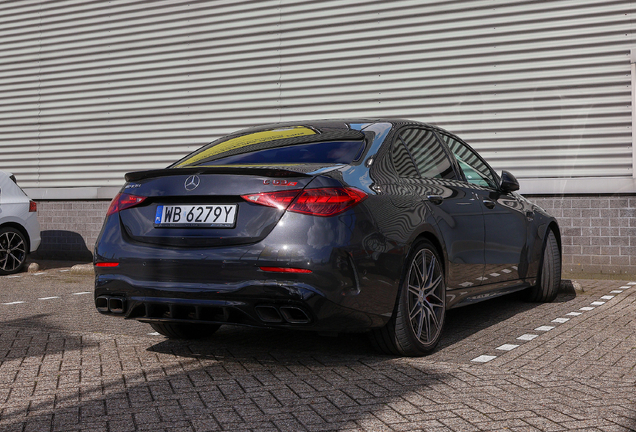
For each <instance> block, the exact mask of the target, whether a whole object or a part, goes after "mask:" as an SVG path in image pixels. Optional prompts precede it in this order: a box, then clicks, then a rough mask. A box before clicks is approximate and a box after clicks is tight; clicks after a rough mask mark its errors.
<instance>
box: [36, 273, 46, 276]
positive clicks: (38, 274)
mask: <svg viewBox="0 0 636 432" xmlns="http://www.w3.org/2000/svg"><path fill="white" fill-rule="evenodd" d="M43 274H46V272H38V273H33V276H40V275H43Z"/></svg>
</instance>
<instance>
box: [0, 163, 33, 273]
mask: <svg viewBox="0 0 636 432" xmlns="http://www.w3.org/2000/svg"><path fill="white" fill-rule="evenodd" d="M40 240H41V239H40V224H39V223H38V218H37V204H36V203H35V201H33V200H30V199H29V197H28V196H27V195H26V194H25V193H24V192H23V191H22V189H20V187H19V186H18V184H17V182H16V180H15V177H14V176H13V175H12V174H11V173H7V172H4V171H0V275H6V274H11V273H17V272H19V271H20V270H22V268H23V267H24V263H25V262H26V258H27V255H28V254H29V253H31V252H35V251H36V250H37V248H38V246H40Z"/></svg>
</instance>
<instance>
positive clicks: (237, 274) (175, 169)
mask: <svg viewBox="0 0 636 432" xmlns="http://www.w3.org/2000/svg"><path fill="white" fill-rule="evenodd" d="M518 188H519V185H518V182H517V181H516V179H515V178H514V177H513V176H512V175H511V174H510V173H508V172H506V171H503V172H502V175H501V176H498V175H497V174H496V173H495V172H494V171H493V170H492V169H491V168H490V166H489V165H488V164H487V163H486V162H485V161H484V160H483V159H482V158H481V157H480V156H479V155H478V154H477V153H476V152H475V151H474V150H473V149H472V148H471V147H470V146H468V145H467V144H466V143H465V142H464V141H462V140H461V139H460V138H458V137H457V136H455V135H453V134H451V133H449V132H447V131H445V130H443V129H440V128H438V127H433V126H430V125H426V124H422V123H419V122H414V121H409V120H373V121H370V120H324V121H308V122H295V123H286V124H273V125H265V126H261V127H256V128H252V129H247V130H243V131H239V132H236V133H233V134H230V135H227V136H224V137H222V138H220V139H218V140H216V141H214V142H213V143H211V144H209V145H206V146H204V147H202V148H200V149H199V150H197V151H195V152H193V153H191V154H189V155H187V156H186V157H184V158H183V159H181V160H180V161H178V162H176V163H174V164H172V165H170V166H169V167H168V168H166V169H158V170H151V171H140V172H133V173H129V174H127V175H126V184H125V185H124V186H123V188H122V189H121V193H120V194H119V195H117V197H116V198H115V199H114V200H113V201H112V203H111V205H110V208H109V210H108V212H107V213H108V214H107V216H106V219H105V221H104V226H103V229H102V232H101V234H100V236H99V239H98V241H97V244H96V248H95V270H96V280H95V303H96V307H97V309H98V310H99V311H100V312H102V313H104V314H108V315H113V316H120V317H125V318H129V319H136V320H139V321H142V322H147V323H150V324H151V325H152V327H153V328H154V329H155V330H156V331H158V332H159V333H161V334H163V335H165V336H168V337H171V338H197V337H206V336H209V335H211V334H212V333H213V332H214V331H216V330H217V329H218V328H219V326H220V325H223V324H238V325H247V326H262V327H279V328H294V329H307V330H314V331H328V332H368V333H369V335H370V339H371V341H372V342H373V343H374V344H375V345H376V346H377V347H378V348H379V349H381V350H383V351H384V352H387V353H391V354H395V355H409V356H417V355H423V354H426V353H427V352H430V351H431V350H433V349H434V348H435V346H436V345H437V343H438V341H439V339H440V336H441V333H442V328H443V326H444V320H445V312H446V310H447V309H449V308H454V307H458V306H462V305H466V304H469V303H472V302H476V301H481V300H484V299H487V298H492V297H494V296H498V295H503V294H506V293H511V292H514V291H521V290H525V291H526V296H527V298H528V299H529V300H531V301H552V300H553V299H554V298H555V296H556V294H557V289H558V287H559V283H560V273H561V246H560V234H559V228H558V225H557V223H556V221H555V219H554V218H553V217H551V216H549V215H548V214H547V213H546V212H545V211H544V210H542V209H541V208H539V207H537V206H536V205H533V204H532V203H530V202H529V201H527V200H526V199H525V198H523V197H522V196H521V195H519V194H518V193H516V192H515V191H516V190H517V189H518Z"/></svg>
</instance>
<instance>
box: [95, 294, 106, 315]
mask: <svg viewBox="0 0 636 432" xmlns="http://www.w3.org/2000/svg"><path fill="white" fill-rule="evenodd" d="M95 307H96V308H97V310H98V311H100V312H103V313H106V312H108V297H106V296H99V297H97V298H96V299H95Z"/></svg>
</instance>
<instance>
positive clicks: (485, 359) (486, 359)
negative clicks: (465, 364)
mask: <svg viewBox="0 0 636 432" xmlns="http://www.w3.org/2000/svg"><path fill="white" fill-rule="evenodd" d="M496 358H497V356H489V355H480V356H479V357H475V358H474V359H472V360H471V361H474V362H477V363H486V362H489V361H490V360H493V359H496Z"/></svg>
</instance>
